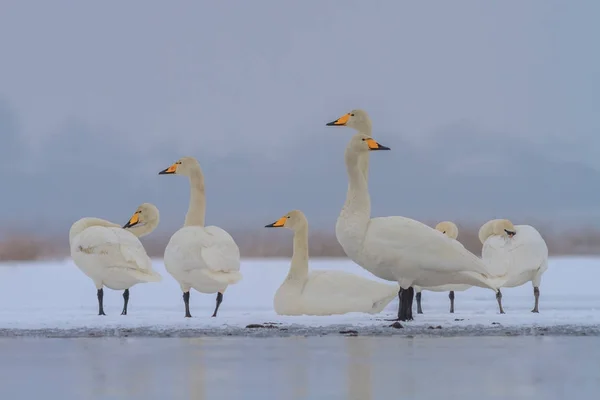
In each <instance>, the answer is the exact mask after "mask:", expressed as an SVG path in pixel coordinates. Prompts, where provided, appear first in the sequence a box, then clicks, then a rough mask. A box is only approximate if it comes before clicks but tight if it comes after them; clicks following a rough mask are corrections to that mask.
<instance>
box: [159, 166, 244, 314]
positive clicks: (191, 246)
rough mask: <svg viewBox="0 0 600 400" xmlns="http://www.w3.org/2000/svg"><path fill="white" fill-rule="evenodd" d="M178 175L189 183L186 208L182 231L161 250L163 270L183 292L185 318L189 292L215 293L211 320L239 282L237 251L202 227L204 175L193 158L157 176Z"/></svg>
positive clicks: (215, 230) (226, 238)
mask: <svg viewBox="0 0 600 400" xmlns="http://www.w3.org/2000/svg"><path fill="white" fill-rule="evenodd" d="M169 174H173V175H182V176H187V177H188V178H189V181H190V205H189V208H188V212H187V214H186V216H185V223H184V225H183V228H181V229H179V230H178V231H177V232H175V233H174V234H173V236H171V240H169V243H168V244H167V247H166V249H165V257H164V261H165V268H166V269H167V271H168V272H169V273H170V274H171V275H172V276H173V278H175V280H177V282H179V285H180V286H181V290H182V291H183V302H184V304H185V316H186V317H188V318H189V317H191V316H192V315H191V314H190V289H191V288H194V289H196V290H197V291H199V292H200V293H215V292H217V300H216V303H217V304H216V306H215V311H214V313H213V315H212V316H213V317H216V316H217V311H218V310H219V306H220V305H221V302H222V301H223V292H225V289H227V286H228V285H231V284H234V283H237V282H239V281H240V280H241V279H242V274H241V273H240V250H239V248H238V246H237V244H236V243H235V241H234V240H233V238H232V237H231V236H230V235H229V233H227V232H225V231H224V230H223V229H221V228H219V227H216V226H206V227H205V226H204V216H205V213H206V196H205V194H204V175H203V174H202V169H201V168H200V164H199V163H198V161H197V160H196V159H195V158H194V157H183V158H181V159H179V161H177V162H176V163H175V164H173V165H171V166H170V167H169V168H167V169H165V170H162V171H161V172H159V175H169Z"/></svg>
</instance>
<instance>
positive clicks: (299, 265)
mask: <svg viewBox="0 0 600 400" xmlns="http://www.w3.org/2000/svg"><path fill="white" fill-rule="evenodd" d="M265 227H266V228H281V227H283V228H288V229H291V230H293V231H294V252H293V255H292V263H291V265H290V271H289V273H288V275H287V277H286V278H285V280H284V281H283V283H282V284H281V286H280V287H279V289H277V292H276V293H275V299H274V301H273V304H274V306H275V312H276V313H277V314H279V315H334V314H346V313H349V312H363V313H369V314H375V313H378V312H380V311H381V310H383V309H384V308H385V306H386V305H388V304H389V303H390V301H392V300H393V299H394V297H396V295H397V293H398V286H397V285H388V284H385V283H380V282H375V281H373V280H370V279H366V278H363V277H360V276H356V275H354V274H351V273H348V272H344V271H332V270H318V271H309V269H308V221H307V220H306V217H305V216H304V214H303V213H302V211H299V210H294V211H290V212H289V213H287V214H286V215H285V216H283V217H281V218H280V219H279V220H277V221H276V222H274V223H272V224H269V225H267V226H265Z"/></svg>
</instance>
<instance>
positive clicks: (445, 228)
mask: <svg viewBox="0 0 600 400" xmlns="http://www.w3.org/2000/svg"><path fill="white" fill-rule="evenodd" d="M435 229H436V230H438V231H440V232H442V233H443V234H444V235H446V236H448V237H449V238H450V239H456V238H457V237H458V227H457V226H456V224H455V223H454V222H451V221H442V222H440V223H439V224H437V225H436V226H435Z"/></svg>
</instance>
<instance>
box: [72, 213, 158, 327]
mask: <svg viewBox="0 0 600 400" xmlns="http://www.w3.org/2000/svg"><path fill="white" fill-rule="evenodd" d="M158 222H159V213H158V209H157V208H156V207H155V206H154V205H152V204H150V203H144V204H142V205H141V206H139V207H138V208H137V210H136V211H135V213H134V214H133V216H132V217H131V218H130V219H129V221H128V222H127V223H126V224H125V225H124V226H123V227H122V228H121V226H120V225H117V224H114V223H112V222H109V221H106V220H103V219H100V218H82V219H80V220H79V221H77V222H75V223H74V224H73V225H72V226H71V229H70V231H69V245H70V247H71V257H72V258H73V262H74V263H75V265H77V267H79V269H80V270H81V271H83V273H84V274H86V275H87V276H89V277H90V278H91V279H92V280H93V281H94V284H95V285H96V289H97V296H98V315H106V314H105V313H104V301H103V300H104V290H103V287H104V286H106V287H107V288H110V289H113V290H125V292H123V311H122V312H121V315H127V304H128V303H129V288H131V287H132V286H133V285H135V284H136V283H144V282H159V281H160V280H162V277H161V276H160V275H159V274H158V273H157V272H155V271H154V270H153V269H152V261H151V260H150V258H149V257H148V255H147V254H146V251H145V250H144V246H142V243H141V242H140V241H139V239H138V238H139V237H142V236H145V235H148V234H149V233H151V232H152V231H153V230H154V229H155V228H156V227H157V226H158Z"/></svg>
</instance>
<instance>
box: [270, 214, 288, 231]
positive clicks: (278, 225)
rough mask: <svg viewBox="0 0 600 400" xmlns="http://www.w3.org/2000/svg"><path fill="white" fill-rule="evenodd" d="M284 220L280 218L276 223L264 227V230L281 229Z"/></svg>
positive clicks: (284, 218)
mask: <svg viewBox="0 0 600 400" xmlns="http://www.w3.org/2000/svg"><path fill="white" fill-rule="evenodd" d="M286 219H287V218H286V217H281V218H279V219H278V220H277V221H275V222H273V223H272V224H269V225H265V228H281V227H282V226H283V225H285V220H286Z"/></svg>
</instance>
